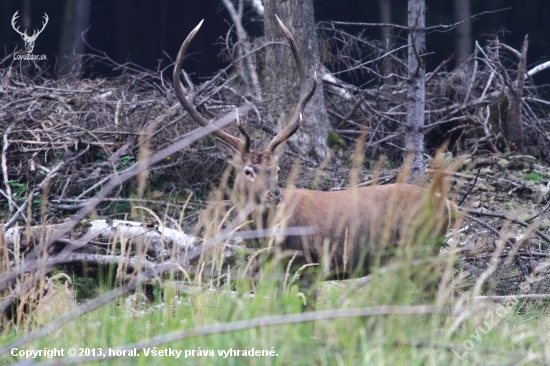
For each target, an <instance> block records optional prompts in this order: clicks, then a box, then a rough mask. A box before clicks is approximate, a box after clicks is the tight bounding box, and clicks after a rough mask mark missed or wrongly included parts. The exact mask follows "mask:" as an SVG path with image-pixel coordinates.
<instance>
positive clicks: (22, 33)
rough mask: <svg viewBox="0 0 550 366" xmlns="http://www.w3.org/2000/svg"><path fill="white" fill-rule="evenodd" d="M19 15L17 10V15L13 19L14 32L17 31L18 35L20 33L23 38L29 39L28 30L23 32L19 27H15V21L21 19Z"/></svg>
mask: <svg viewBox="0 0 550 366" xmlns="http://www.w3.org/2000/svg"><path fill="white" fill-rule="evenodd" d="M17 13H19V10H17V11H16V12H15V14H13V17H11V26H12V28H13V30H14V31H16V32H17V33H19V34H20V35H21V36H23V37H28V36H27V33H26V32H27V30H25V32H21V31H20V30H19V26H17V28H16V27H15V21H16V20H17V18H19V15H18V14H17Z"/></svg>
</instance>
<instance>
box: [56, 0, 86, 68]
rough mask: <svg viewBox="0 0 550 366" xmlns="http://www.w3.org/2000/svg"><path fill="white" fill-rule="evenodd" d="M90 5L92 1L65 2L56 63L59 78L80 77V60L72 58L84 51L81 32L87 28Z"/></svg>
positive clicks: (71, 0) (74, 0) (73, 0)
mask: <svg viewBox="0 0 550 366" xmlns="http://www.w3.org/2000/svg"><path fill="white" fill-rule="evenodd" d="M91 5H92V0H66V1H65V13H64V14H63V30H62V33H61V42H60V46H59V56H60V57H59V59H58V61H57V75H58V76H59V77H63V76H66V75H70V74H75V75H77V76H79V75H80V59H78V58H74V57H72V56H74V55H81V54H83V53H84V51H85V50H86V45H85V44H84V40H83V39H82V37H83V35H82V32H84V31H85V30H86V29H87V28H88V24H89V22H90V7H91ZM67 56H68V58H67Z"/></svg>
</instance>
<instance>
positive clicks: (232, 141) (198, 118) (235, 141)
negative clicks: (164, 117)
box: [172, 19, 248, 153]
mask: <svg viewBox="0 0 550 366" xmlns="http://www.w3.org/2000/svg"><path fill="white" fill-rule="evenodd" d="M203 22H204V19H203V20H201V22H200V23H199V24H198V25H197V26H196V27H195V28H194V29H193V30H192V31H191V33H189V35H188V36H187V38H185V41H183V44H182V45H181V48H180V50H179V52H178V57H177V58H176V64H175V65H174V74H173V75H172V79H173V83H174V89H175V91H176V96H177V97H178V100H179V101H180V103H181V105H182V106H183V108H185V110H186V111H187V112H188V113H189V115H191V117H192V118H193V119H194V120H195V122H197V123H198V124H199V125H201V126H203V127H206V126H207V125H209V124H210V121H208V120H207V119H206V118H204V117H203V116H202V115H201V114H200V113H199V112H198V111H197V110H196V108H195V107H194V106H193V105H192V104H191V103H189V102H188V101H187V99H186V98H185V92H184V91H183V87H182V86H181V82H180V73H181V65H182V63H183V58H184V57H185V53H186V52H187V48H188V47H189V44H190V43H191V41H192V40H193V38H195V35H196V34H197V32H198V31H199V29H200V27H201V25H202V23H203ZM241 132H242V130H241ZM214 134H215V135H216V136H218V137H219V138H220V139H222V140H223V141H225V142H226V143H228V144H229V145H231V146H232V147H233V148H235V149H236V150H238V151H240V152H241V153H243V152H245V153H246V152H248V147H247V144H245V143H244V142H243V141H242V140H241V139H239V138H237V137H234V136H232V135H230V134H228V133H227V132H225V131H222V130H219V129H217V130H215V131H214Z"/></svg>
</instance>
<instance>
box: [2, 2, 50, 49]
mask: <svg viewBox="0 0 550 366" xmlns="http://www.w3.org/2000/svg"><path fill="white" fill-rule="evenodd" d="M18 13H19V10H17V11H16V12H15V14H13V17H11V26H12V28H13V29H14V30H15V31H16V32H17V33H19V34H20V35H21V36H22V37H23V38H24V39H25V40H31V41H34V40H36V38H37V37H38V36H39V35H40V33H42V31H43V30H44V28H46V25H47V24H48V21H49V20H50V18H49V17H48V14H46V13H44V21H43V22H42V29H40V30H39V31H37V30H36V29H35V30H33V32H32V36H29V35H27V30H26V29H25V31H24V32H21V31H20V30H19V26H17V27H16V24H15V21H16V20H17V18H19V15H18Z"/></svg>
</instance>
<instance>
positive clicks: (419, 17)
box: [405, 0, 426, 183]
mask: <svg viewBox="0 0 550 366" xmlns="http://www.w3.org/2000/svg"><path fill="white" fill-rule="evenodd" d="M425 15H426V3H425V0H409V7H408V26H409V37H408V39H409V51H408V68H409V79H408V85H407V125H406V134H405V147H406V149H407V151H408V152H409V153H412V161H411V162H410V171H409V178H408V181H409V183H419V182H420V181H422V179H423V176H424V159H423V154H424V107H425V89H424V86H425V81H426V56H425V54H426V17H425Z"/></svg>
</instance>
